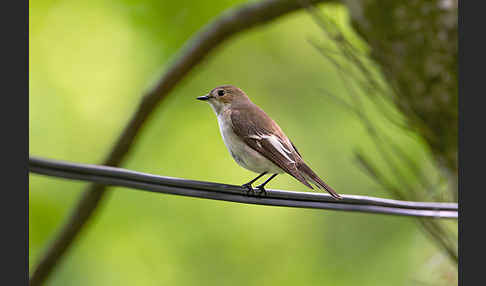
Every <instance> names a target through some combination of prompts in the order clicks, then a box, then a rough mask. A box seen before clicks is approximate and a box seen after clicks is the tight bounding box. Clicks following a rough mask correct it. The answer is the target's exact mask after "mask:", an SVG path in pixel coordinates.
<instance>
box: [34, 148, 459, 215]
mask: <svg viewBox="0 0 486 286" xmlns="http://www.w3.org/2000/svg"><path fill="white" fill-rule="evenodd" d="M29 171H30V172H32V173H37V174H42V175H47V176H54V177H61V178H68V179H74V180H82V181H90V182H95V183H99V184H103V185H112V186H121V187H129V188H133V189H140V190H146V191H151V192H157V193H165V194H174V195H183V196H190V197H198V198H206V199H214V200H223V201H231V202H239V203H249V204H259V205H273V206H287V207H300V208H315V209H330V210H342V211H357V212H368V213H382V214H394V215H405V216H421V217H435V218H457V216H458V211H457V209H458V206H457V204H456V203H435V202H410V201H399V200H391V199H382V198H375V197H368V196H357V195H342V197H343V199H341V200H335V199H334V198H332V197H331V196H330V195H328V194H325V193H310V192H292V191H281V190H271V189H268V190H267V192H266V196H258V195H256V196H247V195H246V189H244V188H242V187H240V186H235V185H227V184H218V183H211V182H202V181H193V180H186V179H180V178H172V177H164V176H157V175H152V174H146V173H141V172H135V171H131V170H126V169H121V168H115V167H108V166H99V165H91V164H80V163H71V162H65V161H58V160H51V159H42V158H38V157H30V158H29Z"/></svg>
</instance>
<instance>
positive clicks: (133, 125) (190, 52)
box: [29, 0, 331, 286]
mask: <svg viewBox="0 0 486 286" xmlns="http://www.w3.org/2000/svg"><path fill="white" fill-rule="evenodd" d="M321 2H331V0H309V1H308V3H310V4H317V3H321ZM301 8H302V7H301V5H300V3H299V1H291V0H268V1H262V2H257V3H250V4H245V5H241V6H239V7H238V8H235V9H229V10H227V11H225V12H223V13H222V14H221V15H220V16H219V17H218V18H216V19H215V20H214V21H212V22H211V23H210V24H208V25H207V26H205V27H203V28H202V29H201V30H200V31H199V32H198V33H197V34H196V35H195V36H194V37H193V38H192V39H190V40H189V41H188V42H187V43H186V44H185V46H184V47H183V48H182V49H181V51H180V53H179V55H178V56H177V57H176V59H175V61H174V62H173V63H172V65H170V67H169V69H168V70H167V72H166V73H165V74H164V76H163V77H162V78H161V79H160V81H159V82H158V83H157V84H156V86H155V87H154V88H153V89H152V90H151V91H150V92H149V93H147V94H146V95H145V96H144V97H143V98H142V100H141V102H140V104H139V106H138V108H137V110H136V111H135V113H134V115H133V116H132V118H131V119H130V121H129V122H128V124H127V125H126V126H125V128H124V130H123V132H122V134H121V135H120V136H119V138H118V140H117V141H116V143H115V145H114V147H113V149H112V150H111V152H110V153H109V155H108V156H107V157H106V159H105V161H104V162H103V165H108V166H118V165H120V164H121V163H122V161H123V159H124V158H125V157H126V155H127V154H128V152H129V150H130V148H131V146H132V145H133V143H134V141H135V139H136V137H137V135H138V134H139V132H140V130H141V129H142V128H143V125H144V123H145V122H146V121H147V119H148V118H149V117H150V115H151V113H152V111H153V110H154V109H155V108H156V107H157V105H158V104H159V103H160V102H161V100H162V99H164V98H165V97H166V96H167V95H168V94H169V92H170V91H171V90H172V89H173V88H174V87H175V86H176V85H177V84H178V83H179V82H180V81H181V80H182V79H183V78H184V77H185V76H186V75H187V74H188V73H189V72H190V71H191V70H192V69H193V68H194V67H195V66H196V65H197V64H199V63H200V62H202V60H203V59H204V58H205V57H206V56H207V55H208V54H209V53H210V52H211V51H212V50H214V49H215V48H216V47H218V46H219V45H220V44H221V43H223V42H224V41H225V40H227V39H229V38H230V37H232V36H233V35H236V34H238V33H240V32H243V31H245V30H247V29H250V28H252V27H255V26H259V25H263V24H266V23H268V22H270V21H271V20H274V19H276V18H278V17H281V16H283V15H285V14H288V13H290V12H292V11H295V10H299V9H301ZM105 191H106V187H105V186H102V185H98V184H92V185H90V186H89V187H88V188H87V190H86V191H85V192H84V193H83V195H82V197H81V199H80V201H79V202H78V204H77V205H76V207H75V208H74V210H73V211H72V213H71V215H70V217H69V219H68V220H67V222H66V223H65V224H64V225H63V227H62V228H61V230H60V232H59V233H58V235H57V236H56V237H55V239H54V240H53V242H52V244H51V245H50V246H49V248H48V249H47V252H46V253H45V254H44V255H43V256H42V257H41V258H40V261H39V264H38V265H37V266H36V267H35V268H34V270H33V273H32V275H31V277H30V280H29V284H30V285H32V286H34V285H41V284H42V283H43V282H44V281H45V280H46V279H47V278H48V276H49V274H51V272H52V271H53V270H54V268H55V267H56V265H57V264H58V263H59V261H60V259H61V258H62V256H63V254H64V253H65V252H66V250H67V249H68V248H69V246H70V245H71V244H72V242H73V241H74V239H75V238H76V236H77V235H78V233H79V232H80V231H81V229H82V228H83V226H84V225H85V223H86V222H87V221H88V219H89V218H90V217H91V216H92V215H93V213H94V211H95V210H96V209H97V207H98V205H99V204H100V203H101V201H102V198H103V197H105V193H106V192H105Z"/></svg>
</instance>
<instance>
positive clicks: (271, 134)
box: [197, 85, 341, 199]
mask: <svg viewBox="0 0 486 286" xmlns="http://www.w3.org/2000/svg"><path fill="white" fill-rule="evenodd" d="M197 99H199V100H204V101H207V102H209V104H210V105H211V107H212V108H213V110H214V112H215V113H216V116H217V117H218V123H219V130H220V131H221V135H222V137H223V141H224V143H225V145H226V147H227V148H228V150H229V152H230V153H231V156H232V157H233V159H234V160H235V161H236V163H238V165H240V166H242V167H243V168H245V169H248V170H250V171H253V172H255V173H260V175H258V176H257V177H256V178H255V179H253V180H251V181H250V182H248V183H246V184H243V187H245V188H246V189H247V190H248V192H251V191H253V188H252V184H253V183H254V182H255V181H256V180H258V179H259V178H261V177H262V176H263V175H265V174H268V173H270V174H273V175H272V176H270V177H269V178H268V179H267V180H266V181H265V182H264V183H263V184H260V185H258V186H257V187H256V188H257V189H258V190H259V191H260V193H265V188H264V187H265V185H266V184H268V182H270V180H272V179H273V178H275V176H277V174H281V173H287V174H289V175H291V176H292V177H294V178H296V179H297V180H299V181H300V182H301V183H302V184H304V185H306V186H307V187H309V188H311V189H313V187H312V186H311V184H310V183H309V182H311V183H313V184H315V185H316V186H317V187H318V188H322V189H325V190H326V191H328V192H329V193H330V194H331V195H332V196H333V197H334V198H336V199H340V198H341V197H340V196H339V195H338V194H337V193H336V192H335V191H334V190H333V189H332V188H331V187H330V186H328V185H327V184H326V183H325V182H324V181H323V180H321V179H320V178H319V177H318V176H317V175H316V173H314V171H312V169H311V168H309V166H307V164H306V163H305V162H304V160H302V156H301V155H300V153H299V151H297V148H296V147H295V146H294V144H293V143H292V142H291V141H290V139H289V138H288V137H287V136H286V135H285V134H284V133H283V131H282V129H281V128H280V127H279V126H278V125H277V123H275V121H273V120H272V119H271V118H270V117H269V116H268V115H267V114H266V113H265V112H264V111H263V110H262V109H261V108H260V107H258V106H257V105H255V104H254V103H253V102H251V100H250V99H249V98H248V96H247V95H246V94H245V93H244V92H243V91H242V90H241V89H239V88H237V87H235V86H232V85H223V86H219V87H216V88H214V89H213V90H211V92H210V93H209V94H207V95H204V96H200V97H198V98H197Z"/></svg>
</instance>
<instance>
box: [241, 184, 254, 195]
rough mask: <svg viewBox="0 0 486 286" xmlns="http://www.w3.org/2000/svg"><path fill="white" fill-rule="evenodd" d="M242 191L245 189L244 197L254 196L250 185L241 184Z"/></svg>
mask: <svg viewBox="0 0 486 286" xmlns="http://www.w3.org/2000/svg"><path fill="white" fill-rule="evenodd" d="M241 186H242V187H243V188H244V189H246V195H247V196H250V194H251V195H255V190H254V189H253V187H252V186H251V184H250V183H246V184H243V185H241Z"/></svg>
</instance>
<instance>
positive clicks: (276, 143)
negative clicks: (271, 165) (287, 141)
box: [261, 135, 295, 163]
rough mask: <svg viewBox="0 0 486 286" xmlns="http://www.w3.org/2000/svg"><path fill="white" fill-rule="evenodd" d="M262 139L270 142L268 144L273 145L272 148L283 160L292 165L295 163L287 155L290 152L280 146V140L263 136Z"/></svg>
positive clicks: (275, 137)
mask: <svg viewBox="0 0 486 286" xmlns="http://www.w3.org/2000/svg"><path fill="white" fill-rule="evenodd" d="M261 138H262V139H264V140H265V139H266V140H268V141H269V142H270V144H272V145H273V147H275V149H277V151H279V152H280V154H282V155H283V156H284V157H285V158H287V160H289V161H290V162H292V163H295V161H294V160H292V159H291V158H290V157H289V155H287V154H291V153H292V152H291V151H289V150H288V149H287V148H285V147H284V145H283V144H282V142H280V140H279V139H278V137H277V136H274V135H263V136H261Z"/></svg>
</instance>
